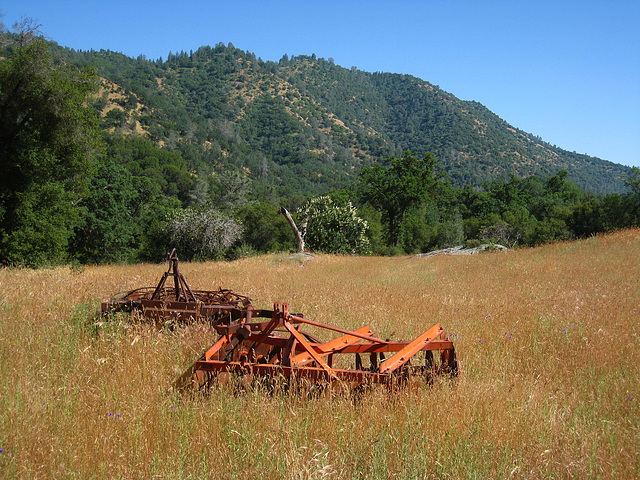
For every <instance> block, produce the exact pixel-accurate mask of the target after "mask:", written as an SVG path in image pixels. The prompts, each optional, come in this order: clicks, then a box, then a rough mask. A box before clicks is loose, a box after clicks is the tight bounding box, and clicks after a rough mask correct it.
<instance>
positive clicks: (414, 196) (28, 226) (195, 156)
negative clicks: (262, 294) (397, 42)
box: [0, 23, 640, 266]
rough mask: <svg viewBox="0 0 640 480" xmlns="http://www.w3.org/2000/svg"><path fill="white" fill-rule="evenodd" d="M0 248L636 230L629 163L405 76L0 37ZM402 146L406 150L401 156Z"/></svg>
mask: <svg viewBox="0 0 640 480" xmlns="http://www.w3.org/2000/svg"><path fill="white" fill-rule="evenodd" d="M2 40H3V45H4V47H3V51H2V55H0V57H1V58H0V127H1V128H0V153H1V155H2V165H1V167H0V182H1V184H0V186H1V187H2V188H1V190H0V262H2V263H3V264H6V265H32V266H38V265H45V264H51V263H61V262H79V263H105V262H129V261H139V260H150V261H157V260H159V259H162V258H163V256H164V255H165V254H166V252H167V251H169V250H170V249H171V248H173V247H174V246H178V247H179V248H180V251H181V257H182V258H186V259H207V258H230V257H237V256H243V255H250V254H254V253H261V252H270V251H283V250H284V251H287V250H293V249H295V245H296V243H295V239H294V235H293V232H292V231H291V229H290V227H289V224H288V222H287V219H286V218H285V217H284V216H282V215H280V211H281V208H282V207H286V208H287V209H288V210H290V211H291V212H292V214H293V217H294V218H293V219H294V220H295V221H297V222H298V223H299V224H300V225H301V226H302V225H304V228H303V231H304V233H305V234H306V235H307V237H306V244H307V247H308V248H309V249H311V250H316V251H327V252H335V253H357V254H409V253H418V252H425V251H429V250H433V249H436V248H442V247H446V246H450V245H456V244H461V243H464V242H466V243H467V244H473V243H478V242H496V243H503V244H506V245H507V246H510V247H512V246H518V245H535V244H539V243H544V242H550V241H554V240H557V239H570V238H576V237H579V236H587V235H591V234H594V233H598V232H602V231H608V230H612V229H618V228H624V227H626V226H629V225H635V224H637V223H638V222H639V219H640V213H639V208H640V201H639V199H640V189H639V188H638V184H639V182H640V180H639V178H640V172H639V171H638V170H637V169H629V168H626V167H623V166H621V165H616V164H613V163H611V162H606V161H603V160H599V159H596V158H593V157H587V156H585V155H578V154H575V153H573V154H572V153H568V152H565V151H563V150H560V149H558V148H556V147H553V146H551V145H548V144H546V143H544V142H543V141H541V140H540V139H538V138H536V137H534V136H532V135H530V134H527V133H524V132H521V131H519V130H518V129H516V128H515V127H512V126H510V125H508V124H507V123H506V122H504V121H503V120H501V119H499V118H498V117H497V116H495V115H494V114H493V113H491V112H490V111H489V110H487V109H486V108H485V107H483V106H482V105H480V104H478V103H476V102H465V101H461V100H459V99H457V98H456V97H454V96H453V95H451V94H449V93H447V92H444V91H443V90H441V89H439V88H438V87H437V86H434V85H431V84H429V83H428V82H426V81H423V80H420V79H417V78H415V77H411V76H407V75H397V74H387V73H367V72H361V71H359V70H358V69H356V68H352V69H345V68H342V67H340V66H337V65H335V64H334V62H333V61H332V60H331V59H328V60H325V59H322V58H316V57H315V55H312V56H310V57H307V56H301V57H295V58H288V57H287V56H286V55H285V56H284V57H283V58H282V59H281V60H280V61H279V62H278V63H275V62H264V61H262V60H261V59H259V58H256V57H255V55H253V54H251V53H248V52H243V51H241V50H238V49H236V48H234V47H233V46H232V45H228V46H225V45H222V44H219V45H217V46H215V47H202V48H200V49H198V50H197V51H195V52H190V53H188V54H187V53H185V52H181V53H179V54H171V53H170V54H169V55H168V57H167V58H166V59H164V60H163V59H158V60H153V61H151V60H147V59H145V58H143V57H139V58H136V59H133V58H129V57H126V56H124V55H122V54H119V53H115V52H109V51H100V52H94V51H91V52H76V51H72V50H69V49H65V48H62V47H60V46H58V45H56V44H52V43H50V42H47V41H45V40H44V39H42V38H41V37H39V36H38V34H37V31H35V30H33V28H31V26H30V25H29V24H28V23H25V24H24V25H22V28H21V30H20V31H16V32H13V33H9V32H6V31H3V32H2ZM412 152H413V153H412Z"/></svg>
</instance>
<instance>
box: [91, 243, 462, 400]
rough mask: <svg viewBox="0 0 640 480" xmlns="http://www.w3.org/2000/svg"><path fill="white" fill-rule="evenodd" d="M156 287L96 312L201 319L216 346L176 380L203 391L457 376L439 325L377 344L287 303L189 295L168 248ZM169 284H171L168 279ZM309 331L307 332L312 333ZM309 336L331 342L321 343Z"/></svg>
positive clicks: (368, 334) (362, 331) (367, 331)
mask: <svg viewBox="0 0 640 480" xmlns="http://www.w3.org/2000/svg"><path fill="white" fill-rule="evenodd" d="M168 260H169V268H168V270H167V271H166V272H165V273H164V274H163V276H162V278H161V279H160V282H159V283H158V285H157V286H156V287H155V288H154V287H144V288H138V289H135V290H132V291H130V292H127V293H124V294H120V295H116V296H114V297H113V298H112V299H111V300H109V301H107V302H104V303H103V304H102V307H101V311H102V312H103V313H107V312H112V311H124V312H135V311H137V312H140V313H141V314H142V315H143V316H144V317H146V318H149V319H152V320H154V321H155V322H157V323H166V322H171V323H172V324H176V323H177V324H182V323H192V322H194V321H206V322H208V323H210V324H211V325H212V326H213V328H215V330H216V331H217V333H218V335H219V337H218V339H217V341H216V342H215V343H214V344H213V345H212V346H211V347H210V348H209V349H207V351H206V352H205V353H204V354H203V355H202V356H201V357H200V358H199V359H198V360H197V361H196V362H195V364H194V365H193V366H192V367H191V368H190V369H189V370H188V371H187V372H186V373H185V374H184V375H183V376H182V377H181V378H180V379H179V380H178V381H177V382H176V384H175V386H176V387H178V388H180V389H184V388H193V389H196V390H197V389H202V388H207V387H209V386H211V385H212V384H213V383H215V382H216V380H217V379H222V378H228V377H229V374H235V375H237V376H239V377H242V378H245V379H255V378H257V379H260V378H262V379H266V381H267V382H269V381H275V380H276V379H281V380H283V383H284V384H290V383H291V382H292V381H293V382H296V381H298V380H304V381H307V382H310V383H311V384H312V385H328V384H332V383H335V382H340V383H341V384H344V385H353V386H362V385H370V384H386V385H399V384H401V383H402V382H404V381H405V380H407V379H409V378H412V377H419V378H424V379H426V380H427V381H428V382H431V381H432V380H433V378H434V377H435V376H437V375H448V376H456V375H458V373H459V371H460V367H459V364H458V360H457V358H456V352H455V349H454V346H453V343H452V342H451V341H450V340H449V339H448V338H447V336H446V333H445V331H444V329H443V328H442V327H441V326H440V324H435V325H433V326H432V327H431V328H429V329H428V330H426V331H425V332H424V333H422V334H421V335H420V336H418V337H417V338H416V339H414V340H412V341H391V340H388V339H387V340H383V339H381V338H377V337H376V336H375V334H374V332H373V331H372V330H371V328H370V327H369V326H364V327H362V328H359V329H358V330H347V329H344V328H339V327H335V326H332V325H328V324H325V323H321V322H317V321H314V320H310V319H308V318H305V317H304V315H303V314H300V313H296V314H294V313H290V312H289V306H288V304H286V303H284V304H279V303H276V304H274V307H273V310H268V309H258V308H256V307H254V305H253V304H252V302H251V299H249V298H248V297H245V296H243V295H238V294H236V293H233V292H232V291H230V290H223V289H221V288H220V289H218V290H217V291H202V290H192V289H191V288H190V287H189V285H188V284H187V282H186V280H185V279H184V276H183V275H182V274H181V273H180V271H179V269H178V256H177V255H176V252H175V249H174V250H173V251H172V252H171V253H170V254H169V257H168ZM170 277H171V278H173V285H172V286H167V285H166V283H167V280H168V279H169V278H170ZM308 330H313V334H312V333H311V332H309V331H308ZM316 335H322V336H325V335H326V336H327V337H328V336H329V335H331V336H332V337H333V338H332V339H331V340H329V341H323V340H321V339H320V338H318V337H317V336H316Z"/></svg>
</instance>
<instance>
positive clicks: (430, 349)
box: [176, 303, 459, 389]
mask: <svg viewBox="0 0 640 480" xmlns="http://www.w3.org/2000/svg"><path fill="white" fill-rule="evenodd" d="M234 316H235V317H240V319H239V320H236V321H234V322H231V323H229V324H218V325H216V326H215V329H216V330H217V331H218V333H219V334H220V337H219V339H218V341H217V342H216V343H215V344H214V345H213V346H211V347H210V348H209V349H208V350H207V351H206V352H205V353H204V354H203V355H202V356H201V357H200V359H199V360H198V361H197V362H196V363H195V364H194V365H193V367H192V368H191V369H190V370H189V371H187V372H186V373H185V374H184V375H183V376H182V378H181V379H180V380H179V381H178V382H177V383H176V385H177V386H178V387H179V388H184V387H188V386H191V387H193V388H194V389H199V388H203V387H208V386H210V385H211V384H212V383H213V382H215V380H216V379H217V378H218V376H219V375H220V374H221V373H227V372H228V373H235V374H238V375H241V376H246V377H247V378H256V377H257V378H267V379H275V378H281V379H283V380H284V381H285V382H286V383H288V382H290V381H291V380H298V379H305V380H306V381H308V382H310V383H311V384H313V385H328V384H331V383H334V382H340V383H342V384H346V385H352V386H354V387H358V386H363V385H368V384H376V383H378V384H386V385H399V384H401V383H402V382H404V381H405V380H407V379H409V378H411V377H416V376H418V377H421V378H424V379H426V380H427V381H428V382H431V381H432V379H433V378H434V376H436V375H443V374H444V375H450V376H456V375H458V373H459V365H458V361H457V358H456V353H455V349H454V346H453V343H452V342H451V341H449V340H448V339H447V337H446V333H445V331H444V330H443V329H442V328H441V326H440V324H436V325H434V326H432V327H431V328H430V329H428V330H427V331H426V332H424V333H423V334H422V335H420V336H418V337H417V338H416V339H415V340H413V341H410V342H406V341H405V342H398V341H390V340H383V339H380V338H377V337H376V336H375V335H374V332H372V331H371V329H370V327H369V326H365V327H362V328H360V329H358V330H346V329H343V328H338V327H334V326H331V325H327V324H324V323H320V322H316V321H313V320H309V319H307V318H304V316H302V315H301V314H291V313H289V311H288V305H287V304H282V305H280V304H278V303H276V304H275V305H274V308H273V310H258V309H255V308H253V307H252V306H248V307H246V308H243V309H241V310H240V311H239V312H238V313H237V314H236V315H234ZM260 319H263V320H262V321H260ZM266 319H268V320H266ZM303 327H316V330H317V331H324V332H331V333H334V334H341V336H338V337H337V338H333V339H332V340H330V341H328V342H324V341H321V340H320V339H318V338H317V337H316V336H314V335H311V334H309V333H305V332H304V331H303ZM348 354H351V355H352V357H351V358H349V356H348ZM419 354H420V355H419ZM367 357H368V358H367ZM363 358H364V359H365V360H364V361H363Z"/></svg>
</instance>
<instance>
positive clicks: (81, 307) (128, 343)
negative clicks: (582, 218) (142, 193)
mask: <svg viewBox="0 0 640 480" xmlns="http://www.w3.org/2000/svg"><path fill="white" fill-rule="evenodd" d="M639 257H640V230H637V229H636V230H626V231H621V232H618V233H615V234H610V235H604V236H598V237H593V238H590V239H587V240H584V241H578V242H567V243H557V244H552V245H546V246H542V247H538V248H533V249H522V250H515V251H510V252H504V253H487V254H481V255H474V256H440V257H430V258H417V257H393V258H379V257H348V256H344V257H343V256H324V255H320V256H316V257H314V258H313V259H310V260H306V261H304V262H303V261H300V260H298V259H292V258H290V257H289V256H288V255H270V256H263V257H256V258H248V259H243V260H238V261H233V262H207V263H181V265H180V266H181V271H182V273H183V274H184V275H185V277H186V279H187V281H188V282H189V284H190V285H191V286H192V287H193V288H197V289H203V290H208V289H215V288H217V287H219V286H222V287H224V288H230V289H232V290H234V291H236V292H237V293H241V294H245V295H248V296H250V297H251V298H252V299H253V301H254V304H255V305H256V306H258V307H264V308H270V307H271V306H272V304H273V302H274V301H282V302H288V303H289V304H290V306H291V307H290V310H291V311H293V312H303V313H304V314H305V316H306V317H308V318H311V319H314V320H319V321H324V322H326V323H330V324H334V325H337V326H341V327H345V328H350V329H355V328H358V327H361V326H364V325H367V324H370V325H371V326H372V329H373V330H374V331H375V332H376V335H377V336H380V337H382V338H392V339H396V340H410V339H413V338H415V337H416V336H417V335H418V334H420V333H422V332H423V331H424V330H426V329H427V328H428V327H430V326H431V325H433V324H434V323H436V322H440V323H441V324H442V325H443V327H444V328H446V329H447V331H448V333H449V336H450V337H451V338H452V339H453V341H454V344H455V346H456V350H457V353H458V356H459V358H460V360H461V362H462V368H463V375H462V376H461V377H460V378H459V379H458V380H456V381H454V382H451V381H448V380H442V381H438V382H436V383H435V384H434V385H433V386H432V387H424V388H420V389H415V388H412V389H405V390H402V391H400V392H398V393H390V394H388V393H387V392H386V391H385V390H384V389H375V390H374V391H372V392H370V393H369V394H366V395H365V396H364V397H363V398H362V399H361V400H360V401H359V402H354V401H353V400H352V399H351V398H350V397H349V396H346V395H342V394H335V395H330V394H326V395H324V396H321V397H319V398H311V399H308V398H306V397H304V396H296V395H270V394H268V393H267V392H265V391H264V390H262V389H260V388H254V389H250V390H249V391H248V392H246V393H244V394H239V395H238V394H234V393H233V392H231V391H229V390H228V389H224V388H223V387H219V388H216V389H213V391H212V392H211V394H210V395H206V396H203V395H180V394H178V393H175V392H172V391H170V390H169V387H170V386H171V384H172V382H173V381H174V380H175V379H176V378H177V377H178V376H179V375H180V374H181V373H182V372H183V371H184V370H185V369H186V368H187V367H188V366H189V365H190V364H191V363H193V362H194V361H195V360H196V359H197V357H198V356H199V355H200V354H201V353H202V351H203V350H204V349H205V348H207V347H208V346H210V345H211V344H212V343H213V341H214V339H215V337H216V336H215V333H214V332H213V331H211V329H209V328H208V327H205V326H202V325H200V326H192V327H188V328H182V329H178V330H174V331H163V330H157V329H156V328H154V327H151V326H148V325H145V324H144V323H133V324H132V323H131V322H129V321H128V320H127V319H125V318H121V317H119V318H115V319H113V320H112V321H109V322H104V323H101V324H98V325H96V324H95V323H92V319H93V318H94V315H95V311H96V309H97V307H98V305H99V302H100V301H101V300H103V299H106V298H108V297H109V296H110V295H111V294H113V293H115V292H118V291H123V290H127V289H130V288H135V287H140V286H152V285H155V284H156V283H157V281H158V279H159V278H160V276H161V275H162V272H164V270H165V269H166V265H131V266H99V267H83V268H68V267H60V268H54V269H42V270H28V269H3V270H0V356H1V359H2V361H1V363H0V449H1V451H0V478H29V479H38V478H40V479H46V478H79V479H90V478H123V479H125V478H126V479H136V478H141V479H143V478H144V479H146V478H148V479H154V478H166V479H174V478H176V479H183V478H184V479H186V478H192V479H201V478H202V479H204V478H212V479H225V478H267V479H272V478H273V479H279V478H285V479H306V478H336V479H342V478H380V479H387V478H402V479H417V478H425V479H432V478H433V479H436V478H438V479H440V478H442V479H444V478H453V479H490V478H495V479H503V478H514V479H518V478H616V479H621V478H622V479H626V478H628V479H631V478H639V477H640V454H639V452H640V262H639V261H638V259H639Z"/></svg>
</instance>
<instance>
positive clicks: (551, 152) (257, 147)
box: [59, 44, 630, 195]
mask: <svg viewBox="0 0 640 480" xmlns="http://www.w3.org/2000/svg"><path fill="white" fill-rule="evenodd" d="M59 48H60V51H61V52H62V53H63V54H64V55H65V56H66V57H67V58H68V59H69V60H70V61H72V62H73V63H76V64H77V65H79V66H85V67H86V66H89V67H93V68H95V69H96V71H97V73H98V75H99V76H100V77H102V78H103V79H105V81H108V82H111V84H112V85H117V86H118V87H120V88H122V92H120V94H119V96H115V95H114V96H112V97H111V98H109V96H108V95H107V96H106V97H105V95H104V92H102V93H101V95H99V96H98V97H97V99H96V102H95V107H96V111H98V112H99V113H100V114H101V118H102V122H103V127H104V128H107V129H109V131H110V132H112V133H114V134H130V133H131V132H132V131H137V132H138V134H141V132H146V136H147V137H148V138H150V139H152V140H153V141H154V142H156V143H157V144H158V145H160V146H162V147H163V148H167V149H174V150H176V151H178V152H179V153H181V154H182V155H183V157H185V159H186V160H187V162H188V163H189V165H190V168H191V169H192V170H194V171H198V172H202V171H211V170H212V169H213V170H215V169H220V168H235V169H237V170H238V171H242V172H245V174H246V175H248V176H249V177H250V178H251V180H252V181H254V182H255V183H257V184H259V185H261V186H262V187H263V188H271V189H275V190H276V191H277V192H279V194H285V195H286V194H292V192H296V191H301V192H304V193H305V194H307V193H308V194H318V193H324V192H325V191H328V190H330V189H336V188H341V187H344V186H348V185H349V184H350V183H351V182H352V181H353V180H354V179H355V178H356V173H357V171H358V169H359V167H360V166H362V165H367V164H370V163H372V162H383V161H384V160H385V159H386V158H388V157H390V156H392V155H399V154H401V152H402V151H405V150H411V151H414V152H417V153H423V152H432V153H434V154H435V155H436V156H437V158H438V159H439V161H440V168H441V169H442V170H444V171H446V172H447V174H448V175H449V177H450V179H451V181H452V184H453V185H454V186H458V187H462V186H464V185H471V186H474V187H480V186H481V185H482V184H483V182H486V181H491V180H494V179H498V178H503V179H508V178H509V176H510V175H515V176H518V177H526V176H529V175H540V176H551V175H553V174H555V173H556V172H557V171H559V170H567V171H568V172H569V176H568V178H569V179H570V180H572V181H573V182H574V183H576V185H577V186H579V187H580V188H583V189H585V190H589V191H592V192H594V193H611V192H621V191H624V190H625V187H624V183H623V180H622V178H621V177H622V176H624V175H627V174H628V173H629V172H630V168H629V167H626V166H624V165H619V164H615V163H613V162H610V161H606V160H602V159H599V158H596V157H592V156H588V155H584V154H578V153H575V152H568V151H565V150H563V149H560V148H558V147H556V146H553V145H550V144H548V143H546V142H544V141H542V140H541V139H540V138H539V137H536V136H535V135H533V134H530V133H527V132H524V131H522V130H520V129H518V128H517V127H515V126H513V125H510V124H509V123H508V122H506V121H504V120H503V119H501V118H500V117H499V116H497V115H496V114H495V113H493V112H491V111H490V110H489V109H488V108H487V107H485V106H484V105H482V104H480V103H479V102H476V101H468V100H461V99H458V98H457V97H455V95H453V94H451V93H449V92H446V91H445V90H442V89H440V88H439V87H438V86H436V85H433V84H431V83H429V82H428V81H426V80H422V79H419V78H417V77H414V76H411V75H407V74H399V73H384V72H374V73H369V72H364V71H361V70H358V69H357V68H355V67H352V68H351V69H346V68H344V67H340V66H338V65H336V64H335V63H334V62H333V61H332V60H331V59H329V60H325V59H323V58H316V57H315V55H312V56H305V55H300V56H294V57H291V58H289V57H288V56H286V55H285V56H283V58H282V59H281V60H280V61H279V62H263V61H262V60H261V59H259V58H256V56H255V54H253V53H250V52H243V51H241V50H239V49H236V48H235V47H233V46H232V45H231V44H229V45H228V46H225V45H223V44H218V45H216V46H215V47H201V48H199V49H198V50H196V51H195V52H190V53H189V54H187V53H186V52H180V53H178V54H171V53H170V54H169V56H168V58H167V59H166V60H162V59H159V60H157V61H151V60H146V59H144V58H143V57H139V58H137V59H133V58H131V57H127V56H126V55H123V54H119V53H116V52H110V51H104V50H102V51H99V52H96V51H89V52H76V51H73V50H70V49H65V48H62V47H59ZM113 88H116V87H112V89H113ZM114 103H116V104H118V105H119V106H120V109H118V108H115V107H113V106H112V105H113V104H114Z"/></svg>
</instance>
